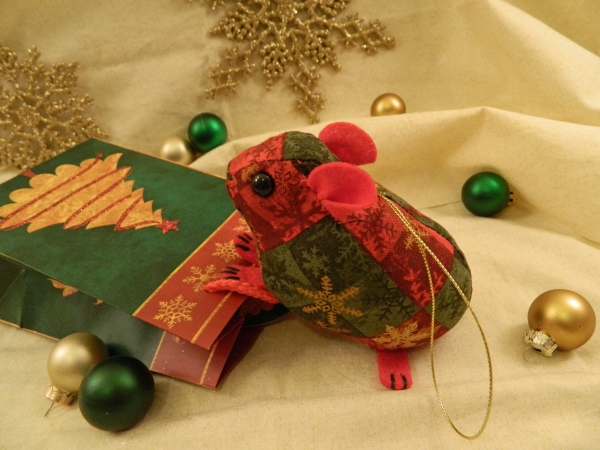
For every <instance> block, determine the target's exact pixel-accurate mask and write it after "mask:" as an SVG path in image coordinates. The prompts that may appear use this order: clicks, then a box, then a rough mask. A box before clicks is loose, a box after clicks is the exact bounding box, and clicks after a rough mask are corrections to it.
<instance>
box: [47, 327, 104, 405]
mask: <svg viewBox="0 0 600 450" xmlns="http://www.w3.org/2000/svg"><path fill="white" fill-rule="evenodd" d="M107 358H108V349H107V348H106V345H105V344H104V342H102V341H101V340H100V338H98V337H97V336H95V335H93V334H90V333H74V334H70V335H69V336H66V337H64V338H63V339H61V340H60V341H58V342H57V343H56V345H55V346H54V348H53V349H52V351H51V352H50V355H49V356H48V362H47V363H46V367H47V369H48V375H49V376H50V381H51V383H52V384H50V386H48V388H47V390H46V397H47V398H49V399H50V400H52V401H53V402H55V403H59V404H62V405H68V404H69V403H71V401H72V400H73V397H74V394H76V393H77V391H79V386H80V385H81V381H82V380H83V378H84V377H85V376H86V375H87V374H88V372H89V371H90V370H91V369H92V368H93V367H94V366H95V365H96V364H98V363H99V362H100V361H103V360H105V359H107Z"/></svg>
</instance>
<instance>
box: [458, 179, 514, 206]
mask: <svg viewBox="0 0 600 450" xmlns="http://www.w3.org/2000/svg"><path fill="white" fill-rule="evenodd" d="M510 194H511V192H510V188H509V187H508V183H507V182H506V180H505V179H504V178H502V177H501V176H500V175H498V174H496V173H493V172H480V173H476V174H475V175H473V176H472V177H470V178H469V179H468V180H467V181H466V182H465V184H464V185H463V188H462V195H461V196H462V202H463V204H464V205H465V207H466V208H467V209H468V210H469V211H471V212H472V213H473V214H475V215H476V216H484V217H489V216H493V215H495V214H498V213H499V212H500V211H502V210H503V209H504V208H505V207H506V205H508V202H509V201H510Z"/></svg>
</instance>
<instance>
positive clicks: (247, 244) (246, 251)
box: [233, 233, 260, 266]
mask: <svg viewBox="0 0 600 450" xmlns="http://www.w3.org/2000/svg"><path fill="white" fill-rule="evenodd" d="M233 244H234V245H235V251H236V252H237V254H238V255H239V257H240V258H243V259H245V260H246V261H248V262H249V263H251V264H253V265H255V266H259V265H260V264H259V261H258V252H257V251H256V245H255V243H254V236H253V235H252V234H250V233H244V234H238V235H237V236H236V237H235V238H234V239H233Z"/></svg>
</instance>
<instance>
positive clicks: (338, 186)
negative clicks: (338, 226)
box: [308, 162, 377, 222]
mask: <svg viewBox="0 0 600 450" xmlns="http://www.w3.org/2000/svg"><path fill="white" fill-rule="evenodd" d="M308 186H309V187H310V188H311V189H312V190H313V191H315V192H316V194H317V197H318V198H319V200H321V203H322V204H323V206H324V207H325V209H326V210H327V211H328V212H329V213H330V214H331V215H332V216H333V218H334V219H335V220H337V221H340V222H341V221H343V220H344V219H345V218H346V217H347V216H348V215H349V214H351V213H353V212H354V211H358V210H360V209H364V208H366V207H367V206H371V205H373V204H375V203H377V188H376V187H375V182H374V181H373V179H372V178H371V176H370V175H369V174H368V173H367V172H365V171H364V170H362V169H360V168H358V167H356V166H354V165H352V164H348V163H345V162H333V163H327V164H322V165H320V166H319V167H317V168H316V169H314V170H313V171H312V172H311V173H310V175H309V176H308Z"/></svg>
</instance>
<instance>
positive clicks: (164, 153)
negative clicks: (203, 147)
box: [158, 136, 194, 166]
mask: <svg viewBox="0 0 600 450" xmlns="http://www.w3.org/2000/svg"><path fill="white" fill-rule="evenodd" d="M158 156H160V157H161V158H163V159H168V160H169V161H173V162H176V163H179V164H183V165H185V166H187V165H188V164H190V163H191V162H192V161H194V151H193V150H192V146H191V145H190V143H189V142H188V141H186V140H185V139H183V138H180V137H179V136H173V137H170V138H168V139H167V140H166V141H165V142H163V144H162V146H161V148H160V151H159V152H158Z"/></svg>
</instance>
